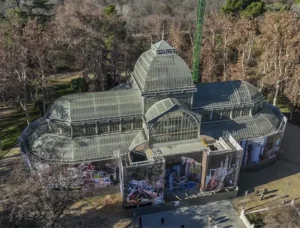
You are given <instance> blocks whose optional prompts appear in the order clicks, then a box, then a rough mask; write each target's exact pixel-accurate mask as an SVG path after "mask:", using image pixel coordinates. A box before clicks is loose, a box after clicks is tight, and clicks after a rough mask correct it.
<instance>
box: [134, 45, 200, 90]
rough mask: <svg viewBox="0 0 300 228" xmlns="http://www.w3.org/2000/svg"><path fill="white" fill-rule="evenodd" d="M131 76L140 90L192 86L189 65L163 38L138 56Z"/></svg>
mask: <svg viewBox="0 0 300 228" xmlns="http://www.w3.org/2000/svg"><path fill="white" fill-rule="evenodd" d="M133 77H134V78H135V81H136V82H137V84H138V87H139V89H140V90H141V91H142V92H153V91H168V90H174V89H186V88H194V84H193V81H192V79H191V72H190V69H189V67H188V66H187V64H186V63H185V62H184V60H183V59H182V58H181V57H180V56H179V55H177V54H176V53H175V49H174V48H173V47H172V46H170V45H169V44H168V43H167V42H165V41H164V40H161V41H160V42H158V43H156V44H154V45H152V48H151V49H150V50H148V51H146V52H144V53H143V54H142V55H141V56H140V58H139V59H138V60H137V62H136V64H135V67H134V72H133Z"/></svg>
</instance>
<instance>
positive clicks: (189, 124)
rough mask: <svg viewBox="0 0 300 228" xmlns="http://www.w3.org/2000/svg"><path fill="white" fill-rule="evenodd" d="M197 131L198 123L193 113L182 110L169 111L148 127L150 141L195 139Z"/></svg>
mask: <svg viewBox="0 0 300 228" xmlns="http://www.w3.org/2000/svg"><path fill="white" fill-rule="evenodd" d="M198 133H199V123H198V121H197V119H196V118H195V117H194V116H193V115H191V114H189V113H185V112H182V111H175V112H170V113H168V114H166V115H164V116H163V117H161V118H159V119H158V120H157V121H156V123H154V124H153V125H152V127H151V128H150V143H152V144H153V143H163V142H172V141H179V140H187V139H196V138H197V137H198Z"/></svg>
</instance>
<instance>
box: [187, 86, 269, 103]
mask: <svg viewBox="0 0 300 228" xmlns="http://www.w3.org/2000/svg"><path fill="white" fill-rule="evenodd" d="M263 99H264V97H263V95H262V94H261V92H259V90H258V89H257V88H256V87H255V86H254V85H252V84H250V83H249V82H245V81H226V82H214V83H202V84H198V85H197V92H196V93H194V102H193V109H198V108H202V109H213V108H220V107H221V108H224V107H233V106H237V105H247V104H253V103H256V102H258V101H261V100H263Z"/></svg>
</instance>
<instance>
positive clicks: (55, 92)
mask: <svg viewBox="0 0 300 228" xmlns="http://www.w3.org/2000/svg"><path fill="white" fill-rule="evenodd" d="M76 77H79V74H74V73H73V74H71V75H64V76H62V78H61V79H60V78H50V80H49V90H50V92H51V91H52V92H51V97H52V98H51V100H50V102H53V101H55V100H56V99H57V98H59V97H61V96H64V95H67V94H71V93H75V92H76V91H74V90H73V89H72V88H71V87H70V81H71V79H73V78H76ZM29 113H30V117H31V121H32V120H35V119H37V118H39V117H40V113H39V110H38V109H37V108H36V107H34V105H33V104H30V106H29ZM0 114H1V115H0V140H1V141H0V143H1V144H0V145H1V146H2V150H1V151H0V158H1V157H3V156H4V155H6V154H7V153H8V152H9V151H10V149H11V148H13V147H14V146H15V145H16V144H17V141H18V137H19V136H20V134H21V132H22V131H23V130H24V128H25V127H26V126H27V122H26V119H25V113H24V111H23V110H17V109H16V108H10V107H9V108H7V107H1V108H0Z"/></svg>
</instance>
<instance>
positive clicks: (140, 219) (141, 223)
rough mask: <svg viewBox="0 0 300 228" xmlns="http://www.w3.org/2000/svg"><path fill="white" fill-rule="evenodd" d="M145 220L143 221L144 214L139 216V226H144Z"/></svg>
mask: <svg viewBox="0 0 300 228" xmlns="http://www.w3.org/2000/svg"><path fill="white" fill-rule="evenodd" d="M142 225H143V221H142V216H140V217H139V228H142Z"/></svg>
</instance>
